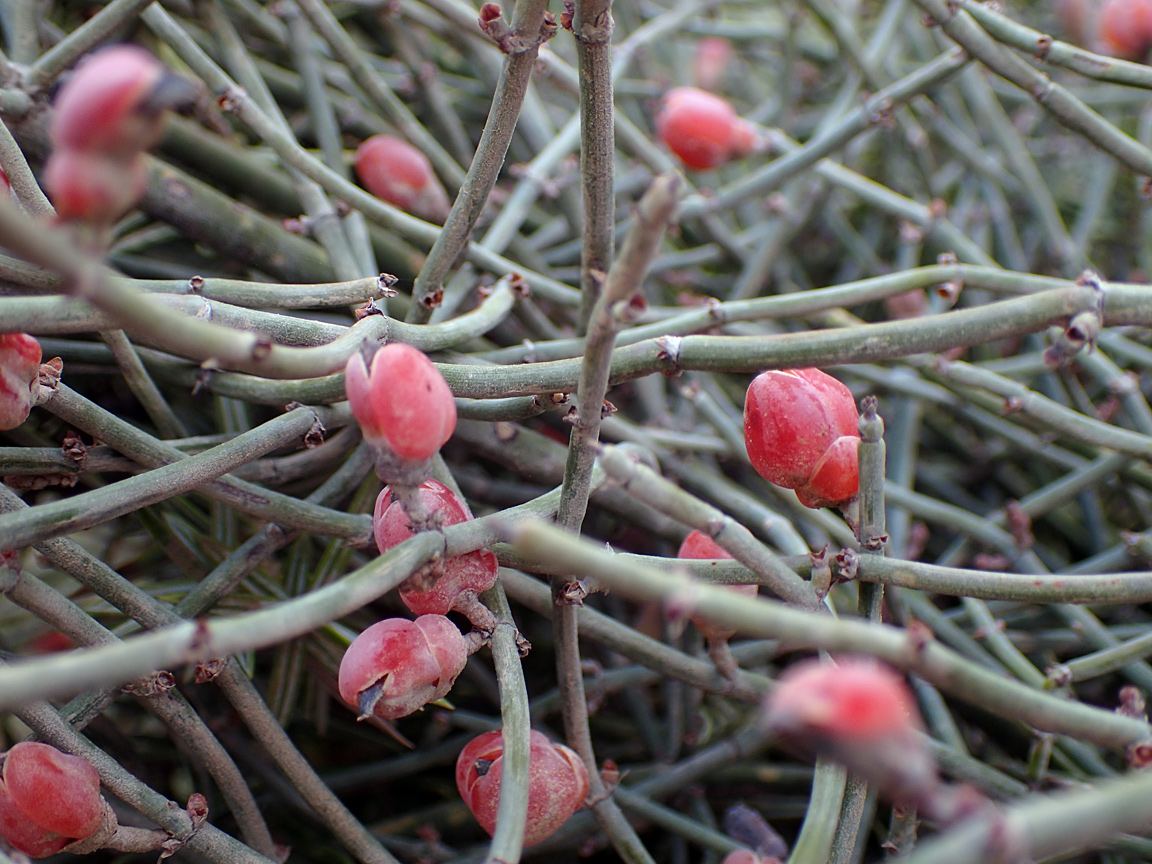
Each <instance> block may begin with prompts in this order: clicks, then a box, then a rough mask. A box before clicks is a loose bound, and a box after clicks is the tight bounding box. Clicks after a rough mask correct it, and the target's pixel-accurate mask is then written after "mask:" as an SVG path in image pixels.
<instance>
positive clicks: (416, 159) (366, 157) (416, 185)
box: [356, 135, 449, 222]
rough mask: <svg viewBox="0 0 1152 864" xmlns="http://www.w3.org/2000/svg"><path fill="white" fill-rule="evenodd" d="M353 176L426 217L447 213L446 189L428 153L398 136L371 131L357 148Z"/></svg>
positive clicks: (443, 216) (380, 195)
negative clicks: (372, 133)
mask: <svg viewBox="0 0 1152 864" xmlns="http://www.w3.org/2000/svg"><path fill="white" fill-rule="evenodd" d="M356 176H357V177H359V178H360V182H361V183H363V184H364V187H365V188H366V189H367V190H368V191H369V192H371V193H372V194H373V195H375V196H376V197H377V198H380V199H382V200H384V201H387V202H388V203H389V204H391V205H393V206H395V207H399V208H400V209H401V210H405V211H407V212H408V213H411V214H412V215H413V216H419V217H420V218H421V219H427V220H429V221H431V222H443V221H444V220H445V219H446V218H447V217H448V210H449V204H448V193H447V192H445V191H444V187H443V186H442V185H441V184H440V180H439V179H438V178H437V177H436V173H435V172H434V171H433V170H432V163H431V162H429V161H428V157H427V156H425V155H424V154H423V153H421V152H420V151H419V150H417V149H416V148H415V147H413V146H412V145H411V144H409V143H408V142H407V141H404V140H403V139H400V138H393V137H392V136H391V135H373V136H372V137H371V138H369V139H367V140H366V141H365V142H364V143H363V144H361V145H360V147H359V148H358V149H357V150H356Z"/></svg>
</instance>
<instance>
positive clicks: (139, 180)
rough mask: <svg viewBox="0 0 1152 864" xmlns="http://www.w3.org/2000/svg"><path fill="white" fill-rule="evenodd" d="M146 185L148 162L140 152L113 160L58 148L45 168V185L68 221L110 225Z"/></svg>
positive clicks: (60, 216) (60, 215)
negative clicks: (129, 156)
mask: <svg viewBox="0 0 1152 864" xmlns="http://www.w3.org/2000/svg"><path fill="white" fill-rule="evenodd" d="M147 187H148V164H147V163H146V162H145V161H144V156H143V154H139V153H138V154H136V155H135V156H134V157H132V158H128V159H119V158H116V159H110V158H108V157H107V156H106V155H105V154H103V153H101V152H99V151H91V150H69V149H65V150H56V151H54V152H53V153H52V156H51V157H49V159H48V163H47V165H46V166H45V168H44V188H45V189H46V190H47V191H48V197H49V198H50V199H51V201H52V206H53V207H55V208H56V218H57V219H59V220H61V221H65V222H79V221H84V222H90V223H92V224H94V225H111V224H112V223H113V222H115V221H116V220H117V219H119V218H120V217H121V216H123V215H124V214H125V213H127V212H128V211H129V210H130V209H132V205H133V204H135V203H136V202H137V201H139V200H140V198H141V196H142V195H143V194H144V190H145V189H146V188H147Z"/></svg>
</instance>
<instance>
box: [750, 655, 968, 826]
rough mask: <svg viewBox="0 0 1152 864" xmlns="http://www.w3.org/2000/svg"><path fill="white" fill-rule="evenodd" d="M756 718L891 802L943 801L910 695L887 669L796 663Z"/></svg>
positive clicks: (871, 664)
mask: <svg viewBox="0 0 1152 864" xmlns="http://www.w3.org/2000/svg"><path fill="white" fill-rule="evenodd" d="M764 716H765V720H766V721H767V725H768V728H769V730H771V731H773V732H775V733H777V734H779V735H782V736H784V737H786V738H787V739H789V740H790V741H793V742H795V743H796V744H798V745H800V746H802V747H805V748H807V749H809V750H813V751H815V752H817V753H825V754H828V755H829V756H831V757H832V758H833V759H835V760H837V761H839V762H842V763H844V764H845V765H847V766H848V767H849V768H850V769H851V770H853V771H856V772H858V773H859V774H861V775H862V776H864V777H865V778H866V779H868V780H869V781H871V782H875V783H877V785H878V786H879V787H880V788H882V789H884V790H886V791H887V792H888V793H889V794H890V795H892V796H893V797H895V798H897V799H898V800H909V801H913V802H919V803H921V804H924V805H927V806H931V807H932V808H939V807H941V805H943V804H945V803H946V802H944V801H943V800H942V799H941V798H940V796H939V795H938V794H937V787H938V785H939V775H938V772H937V769H936V764H935V761H934V760H933V758H932V756H931V754H930V753H929V752H928V750H927V748H926V747H925V746H924V743H923V740H922V737H921V735H920V732H921V730H922V728H923V724H922V723H921V721H920V714H919V711H918V710H917V709H916V700H915V698H914V697H913V696H912V692H911V691H910V690H909V689H908V685H907V684H905V683H904V679H903V677H902V676H900V675H899V674H897V673H896V672H895V671H894V670H892V669H891V668H890V667H888V666H884V665H883V664H880V663H877V662H875V661H874V660H872V659H870V658H860V657H844V658H839V659H837V661H836V662H835V663H822V662H820V661H818V660H806V661H803V662H801V663H797V664H795V665H793V666H791V667H790V668H789V669H788V670H787V671H786V672H785V673H784V674H783V675H781V676H780V680H779V682H778V685H777V687H776V688H775V689H774V690H772V691H771V692H770V693H769V694H768V698H767V699H766V700H765V702H764ZM937 812H943V811H942V810H938V811H937Z"/></svg>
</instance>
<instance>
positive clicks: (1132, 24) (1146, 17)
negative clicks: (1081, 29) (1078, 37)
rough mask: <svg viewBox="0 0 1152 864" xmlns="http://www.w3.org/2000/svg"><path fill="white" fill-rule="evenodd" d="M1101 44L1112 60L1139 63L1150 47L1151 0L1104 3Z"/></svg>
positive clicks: (1120, 0) (1101, 18)
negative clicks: (1118, 59)
mask: <svg viewBox="0 0 1152 864" xmlns="http://www.w3.org/2000/svg"><path fill="white" fill-rule="evenodd" d="M1099 15H1100V41H1101V42H1102V43H1103V46H1104V50H1105V51H1106V52H1107V53H1109V54H1112V55H1113V56H1115V57H1124V58H1127V59H1129V60H1139V59H1141V58H1143V57H1144V55H1145V54H1147V53H1148V48H1149V47H1150V46H1152V0H1104V5H1103V6H1101V7H1100V12H1099Z"/></svg>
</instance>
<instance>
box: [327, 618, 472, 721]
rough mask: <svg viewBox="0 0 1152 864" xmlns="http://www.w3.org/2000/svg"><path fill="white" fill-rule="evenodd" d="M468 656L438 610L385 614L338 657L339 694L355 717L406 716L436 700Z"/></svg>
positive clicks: (453, 627) (454, 681)
mask: <svg viewBox="0 0 1152 864" xmlns="http://www.w3.org/2000/svg"><path fill="white" fill-rule="evenodd" d="M467 660H468V646H467V643H466V642H465V641H464V637H463V636H462V635H460V631H459V630H457V629H456V625H455V624H453V623H452V622H451V621H449V620H448V619H447V618H445V617H444V616H443V615H421V616H420V617H419V618H417V619H416V620H415V621H409V620H408V619H406V618H388V619H385V620H384V621H380V622H378V623H376V624H373V625H372V626H371V627H369V628H368V629H367V630H365V631H364V632H363V633H361V634H360V635H359V636H357V637H356V638H355V639H354V640H353V641H352V644H351V645H349V646H348V650H347V651H345V652H344V659H343V660H341V661H340V675H339V681H338V683H339V688H340V696H341V697H342V698H343V699H344V701H345V702H347V703H348V704H349V705H351V706H352V707H354V708H358V709H360V712H361V719H362V718H364V717H367V716H371V715H372V714H373V713H374V714H375V715H376V716H377V717H382V718H384V719H385V720H392V719H395V718H397V717H407V716H408V715H409V714H411V713H412V712H413V711H415V710H417V709H418V708H422V707H423V706H425V705H427V704H428V703H429V702H435V701H436V700H437V699H441V698H443V697H444V695H445V694H446V693H447V692H448V691H449V690H451V689H452V685H453V684H454V683H456V676H457V675H459V674H460V672H461V670H462V669H463V668H464V664H465V663H466V662H467Z"/></svg>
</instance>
